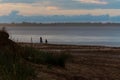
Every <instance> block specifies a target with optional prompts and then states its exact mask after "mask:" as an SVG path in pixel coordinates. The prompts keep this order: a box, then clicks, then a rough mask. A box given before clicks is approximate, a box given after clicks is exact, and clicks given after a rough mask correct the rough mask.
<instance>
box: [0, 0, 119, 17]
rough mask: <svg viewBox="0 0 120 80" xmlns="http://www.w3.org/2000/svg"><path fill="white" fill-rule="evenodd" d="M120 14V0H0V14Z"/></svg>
mask: <svg viewBox="0 0 120 80" xmlns="http://www.w3.org/2000/svg"><path fill="white" fill-rule="evenodd" d="M13 11H17V12H18V13H17V15H22V16H53V15H64V16H76V15H88V14H89V15H92V16H100V15H109V16H111V17H113V16H120V0H0V16H7V15H9V14H11V13H12V12H13Z"/></svg>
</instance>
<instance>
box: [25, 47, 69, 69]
mask: <svg viewBox="0 0 120 80" xmlns="http://www.w3.org/2000/svg"><path fill="white" fill-rule="evenodd" d="M24 50H25V54H24V55H23V57H24V59H26V60H28V61H31V62H33V63H36V64H47V65H53V66H60V67H65V63H66V61H67V60H68V59H70V57H71V55H70V54H66V53H61V54H57V53H56V54H55V53H49V52H44V51H39V50H36V49H34V48H31V47H25V49H24Z"/></svg>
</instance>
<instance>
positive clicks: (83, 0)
mask: <svg viewBox="0 0 120 80" xmlns="http://www.w3.org/2000/svg"><path fill="white" fill-rule="evenodd" d="M77 1H80V2H81V3H92V4H108V2H106V1H101V0H77Z"/></svg>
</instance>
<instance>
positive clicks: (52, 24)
mask: <svg viewBox="0 0 120 80" xmlns="http://www.w3.org/2000/svg"><path fill="white" fill-rule="evenodd" d="M0 26H1V27H9V26H12V27H17V26H21V27H22V26H23V27H24V26H39V27H41V26H68V27H69V26H120V23H27V22H23V23H0Z"/></svg>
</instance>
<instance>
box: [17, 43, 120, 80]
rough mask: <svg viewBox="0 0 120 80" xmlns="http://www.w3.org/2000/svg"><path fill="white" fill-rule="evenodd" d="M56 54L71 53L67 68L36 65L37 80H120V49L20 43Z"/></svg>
mask: <svg viewBox="0 0 120 80" xmlns="http://www.w3.org/2000/svg"><path fill="white" fill-rule="evenodd" d="M19 44H20V45H22V46H26V45H27V46H32V47H34V48H36V49H39V50H43V51H49V52H52V53H55V54H58V53H63V52H65V53H70V54H72V55H73V57H72V59H71V60H70V61H68V62H67V63H66V68H65V69H63V68H60V67H52V68H48V67H47V66H46V65H35V64H34V67H35V68H36V73H37V75H38V79H37V80H120V48H119V47H105V46H76V45H56V44H30V43H19Z"/></svg>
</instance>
